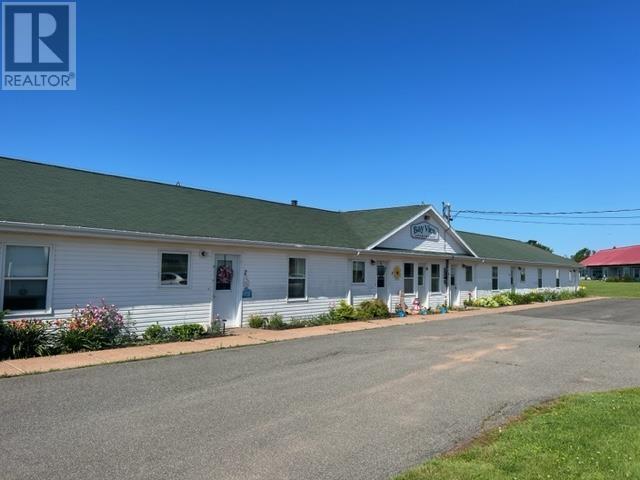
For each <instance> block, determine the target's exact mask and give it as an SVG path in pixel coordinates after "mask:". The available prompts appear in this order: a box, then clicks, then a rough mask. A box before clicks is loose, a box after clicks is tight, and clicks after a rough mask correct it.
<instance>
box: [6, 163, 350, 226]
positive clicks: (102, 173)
mask: <svg viewBox="0 0 640 480" xmlns="http://www.w3.org/2000/svg"><path fill="white" fill-rule="evenodd" d="M0 160H8V161H10V162H20V163H29V164H31V165H37V166H39V167H49V168H56V169H60V170H68V171H72V172H79V173H85V174H89V175H97V176H101V177H110V178H117V179H120V180H128V181H130V182H139V183H146V184H151V185H159V186H162V187H170V188H175V189H188V190H193V191H196V192H203V193H210V194H215V195H225V196H228V197H235V198H243V199H246V200H253V201H256V202H264V203H271V204H274V205H279V206H283V207H293V208H304V209H308V210H318V211H321V212H327V213H334V214H336V215H339V214H340V213H344V212H340V211H338V210H328V209H326V208H319V207H309V206H305V205H295V206H294V205H291V204H289V203H285V202H278V201H276V200H266V199H264V198H257V197H250V196H248V195H239V194H237V193H227V192H220V191H217V190H208V189H206V188H200V187H190V186H188V185H173V184H171V183H165V182H161V181H159V180H147V179H143V178H136V177H127V176H125V175H118V174H115V173H104V172H97V171H94V170H86V169H83V168H77V167H69V166H66V165H57V164H54V163H43V162H36V161H34V160H26V159H23V158H15V157H7V156H6V155H0Z"/></svg>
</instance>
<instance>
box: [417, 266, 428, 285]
mask: <svg viewBox="0 0 640 480" xmlns="http://www.w3.org/2000/svg"><path fill="white" fill-rule="evenodd" d="M420 269H422V275H421V274H420ZM425 270H426V267H425V266H424V265H418V271H417V274H416V276H417V277H418V288H419V287H424V271H425Z"/></svg>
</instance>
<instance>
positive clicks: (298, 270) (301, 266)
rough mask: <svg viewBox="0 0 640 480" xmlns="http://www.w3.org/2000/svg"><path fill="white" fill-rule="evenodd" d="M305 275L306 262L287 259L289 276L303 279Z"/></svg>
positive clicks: (298, 259) (301, 259) (297, 259)
mask: <svg viewBox="0 0 640 480" xmlns="http://www.w3.org/2000/svg"><path fill="white" fill-rule="evenodd" d="M305 275H306V260H305V259H304V258H290V259H289V276H290V277H295V278H304V277H305Z"/></svg>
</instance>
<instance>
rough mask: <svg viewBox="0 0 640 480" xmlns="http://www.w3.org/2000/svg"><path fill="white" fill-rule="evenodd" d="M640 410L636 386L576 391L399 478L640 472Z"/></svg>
mask: <svg viewBox="0 0 640 480" xmlns="http://www.w3.org/2000/svg"><path fill="white" fill-rule="evenodd" d="M638 412H640V389H637V388H636V389H631V390H623V391H615V392H607V393H593V394H581V395H570V396H567V397H563V398H561V399H559V400H558V401H556V402H553V403H552V404H550V405H545V406H542V407H535V408H531V409H529V410H527V411H526V412H525V413H524V414H523V415H522V417H521V418H520V419H519V420H517V421H515V422H513V423H512V424H510V425H508V426H506V427H502V428H500V429H497V430H494V431H492V432H490V433H488V434H486V435H485V436H483V437H482V438H480V439H478V440H476V441H474V442H473V443H472V444H471V445H470V446H469V447H468V448H466V449H464V450H463V451H460V452H457V453H454V454H451V455H448V456H444V457H441V458H438V459H435V460H432V461H429V462H427V463H425V464H424V465H421V466H419V467H417V468H415V469H413V470H410V471H408V472H406V473H404V474H403V475H400V476H398V477H396V480H427V479H428V480H471V479H473V480H534V479H535V480H540V479H558V480H572V479H576V480H577V479H580V480H613V479H627V478H629V479H631V478H632V479H639V478H640V414H639V413H638Z"/></svg>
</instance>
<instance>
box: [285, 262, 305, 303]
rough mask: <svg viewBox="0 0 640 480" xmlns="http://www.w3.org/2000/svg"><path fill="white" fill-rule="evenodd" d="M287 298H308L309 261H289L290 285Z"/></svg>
mask: <svg viewBox="0 0 640 480" xmlns="http://www.w3.org/2000/svg"><path fill="white" fill-rule="evenodd" d="M287 298H290V299H296V298H307V260H306V259H304V258H290V259H289V284H288V289H287Z"/></svg>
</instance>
